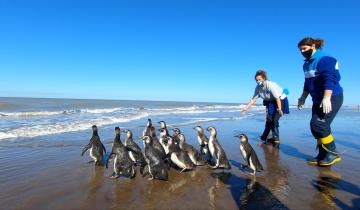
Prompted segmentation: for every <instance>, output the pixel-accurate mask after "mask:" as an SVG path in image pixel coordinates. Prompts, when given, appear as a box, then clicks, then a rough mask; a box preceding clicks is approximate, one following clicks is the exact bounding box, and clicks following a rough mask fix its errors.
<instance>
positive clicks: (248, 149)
mask: <svg viewBox="0 0 360 210" xmlns="http://www.w3.org/2000/svg"><path fill="white" fill-rule="evenodd" d="M235 137H237V138H239V139H240V153H241V155H242V156H243V158H244V160H245V162H246V164H247V166H248V167H250V168H251V169H252V170H253V175H256V172H260V171H262V170H264V168H263V167H262V165H261V163H260V161H259V159H258V157H257V155H256V153H255V150H254V149H253V148H252V146H251V145H250V143H249V141H248V137H247V136H246V135H245V134H240V135H237V136H235Z"/></svg>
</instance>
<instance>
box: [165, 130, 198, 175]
mask: <svg viewBox="0 0 360 210" xmlns="http://www.w3.org/2000/svg"><path fill="white" fill-rule="evenodd" d="M166 138H167V139H166V141H167V144H166V147H167V151H169V153H168V155H169V156H170V160H171V162H172V163H173V164H175V165H176V166H177V167H179V168H180V169H181V171H180V173H182V172H184V171H185V170H192V169H194V168H195V167H196V166H195V164H194V163H193V162H192V160H191V159H190V157H189V155H188V154H187V153H186V152H185V151H183V150H181V149H180V148H179V147H177V146H176V145H175V144H174V139H173V138H172V137H171V136H168V137H166Z"/></svg>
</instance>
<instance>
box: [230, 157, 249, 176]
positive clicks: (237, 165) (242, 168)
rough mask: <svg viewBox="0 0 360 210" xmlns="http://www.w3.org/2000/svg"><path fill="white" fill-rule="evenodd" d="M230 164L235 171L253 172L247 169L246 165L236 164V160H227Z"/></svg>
mask: <svg viewBox="0 0 360 210" xmlns="http://www.w3.org/2000/svg"><path fill="white" fill-rule="evenodd" d="M229 162H230V164H231V165H232V166H235V167H236V168H237V169H239V170H240V171H241V172H244V173H253V170H252V169H250V168H249V166H248V165H246V164H243V163H240V162H237V161H236V160H229Z"/></svg>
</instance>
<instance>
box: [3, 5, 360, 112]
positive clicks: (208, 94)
mask: <svg viewBox="0 0 360 210" xmlns="http://www.w3.org/2000/svg"><path fill="white" fill-rule="evenodd" d="M359 8H360V3H358V2H357V1H355V0H354V1H332V0H328V1H307V0H305V1H256V0H255V1H227V0H222V1H212V0H208V1H197V0H192V1H189V0H178V1H175V0H174V1H171V0H167V1H150V0H149V1H136V0H129V1H121V0H116V1H89V0H84V1H80V0H79V1H77V0H71V1H70V0H52V1H48V0H46V1H36V0H34V1H29V0H26V1H17V0H0V26H1V29H0V72H1V73H0V75H1V82H0V96H14V97H16V96H21V97H51V98H101V99H131V100H173V101H210V102H236V103H237V102H248V100H249V99H250V98H251V96H252V95H253V91H254V88H255V85H256V83H255V81H254V73H255V72H256V71H257V70H258V69H265V70H266V71H267V72H268V75H269V77H270V80H273V81H275V82H277V83H278V84H280V85H281V86H282V87H284V88H288V89H289V90H290V95H289V99H290V102H291V103H295V102H296V99H297V98H298V97H299V95H300V94H301V91H302V86H303V81H304V76H303V73H302V63H303V57H302V56H301V54H300V53H299V51H298V49H297V43H298V41H299V40H300V39H302V38H303V37H306V36H312V37H321V38H323V39H325V47H324V50H325V51H327V52H328V53H329V54H330V55H332V56H334V57H336V58H337V59H338V60H339V63H340V71H341V76H342V80H341V85H342V86H343V88H344V90H345V92H344V94H345V104H348V105H353V104H360V97H359V94H358V91H359V85H358V83H359V82H358V81H359V77H358V74H359V73H360V71H359V69H360V64H359V58H360V56H359V53H358V50H359V48H360V40H359V39H360V38H359V37H360V28H359V27H358V25H359V24H358V21H359V20H360V13H359V11H358V9H359ZM260 102H261V101H260V100H259V101H258V103H260ZM309 102H310V100H308V103H309Z"/></svg>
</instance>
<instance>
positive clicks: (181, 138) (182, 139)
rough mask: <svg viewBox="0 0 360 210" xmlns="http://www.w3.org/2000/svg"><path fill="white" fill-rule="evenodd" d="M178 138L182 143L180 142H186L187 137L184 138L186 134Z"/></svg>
mask: <svg viewBox="0 0 360 210" xmlns="http://www.w3.org/2000/svg"><path fill="white" fill-rule="evenodd" d="M178 138H179V141H180V142H185V136H184V134H179V135H178Z"/></svg>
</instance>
